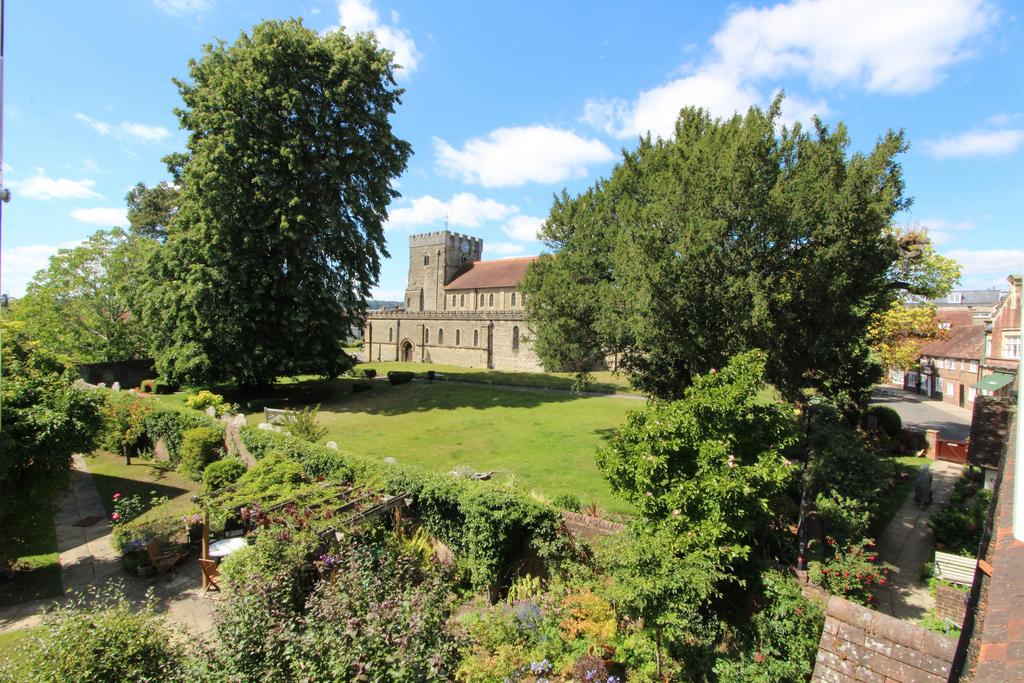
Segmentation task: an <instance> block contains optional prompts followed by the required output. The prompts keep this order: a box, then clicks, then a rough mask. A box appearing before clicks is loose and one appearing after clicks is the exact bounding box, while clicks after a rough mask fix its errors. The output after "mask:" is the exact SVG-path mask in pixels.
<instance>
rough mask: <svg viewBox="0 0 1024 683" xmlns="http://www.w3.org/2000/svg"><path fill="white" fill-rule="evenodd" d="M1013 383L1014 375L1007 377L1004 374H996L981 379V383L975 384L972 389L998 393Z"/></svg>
mask: <svg viewBox="0 0 1024 683" xmlns="http://www.w3.org/2000/svg"><path fill="white" fill-rule="evenodd" d="M1012 381H1013V375H1007V374H1006V373H1002V372H994V373H992V374H991V375H986V376H985V377H982V378H981V381H980V382H975V383H974V384H972V385H971V386H972V387H976V388H978V389H983V390H985V391H997V390H999V389H1002V388H1003V387H1005V386H1006V385H1007V384H1009V383H1010V382H1012Z"/></svg>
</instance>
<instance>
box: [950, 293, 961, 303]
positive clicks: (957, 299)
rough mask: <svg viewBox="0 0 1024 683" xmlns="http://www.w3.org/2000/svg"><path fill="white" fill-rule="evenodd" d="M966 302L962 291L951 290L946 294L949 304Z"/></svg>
mask: <svg viewBox="0 0 1024 683" xmlns="http://www.w3.org/2000/svg"><path fill="white" fill-rule="evenodd" d="M963 302H964V295H963V293H962V292H950V293H949V294H948V295H947V296H946V303H947V304H962V303H963Z"/></svg>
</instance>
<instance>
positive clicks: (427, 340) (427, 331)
mask: <svg viewBox="0 0 1024 683" xmlns="http://www.w3.org/2000/svg"><path fill="white" fill-rule="evenodd" d="M423 343H424V344H429V343H430V328H429V327H424V328H423Z"/></svg>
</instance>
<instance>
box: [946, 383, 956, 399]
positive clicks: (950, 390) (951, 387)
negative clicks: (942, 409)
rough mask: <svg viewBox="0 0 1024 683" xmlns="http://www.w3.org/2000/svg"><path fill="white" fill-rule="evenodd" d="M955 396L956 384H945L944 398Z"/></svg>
mask: <svg viewBox="0 0 1024 683" xmlns="http://www.w3.org/2000/svg"><path fill="white" fill-rule="evenodd" d="M955 394H956V382H946V396H954V395H955Z"/></svg>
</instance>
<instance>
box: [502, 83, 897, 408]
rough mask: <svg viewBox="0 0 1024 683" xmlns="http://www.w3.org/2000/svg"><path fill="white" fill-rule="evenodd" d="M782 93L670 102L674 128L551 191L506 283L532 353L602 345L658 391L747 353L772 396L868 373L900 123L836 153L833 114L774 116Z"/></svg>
mask: <svg viewBox="0 0 1024 683" xmlns="http://www.w3.org/2000/svg"><path fill="white" fill-rule="evenodd" d="M780 105H781V98H779V99H777V100H776V101H775V102H774V103H773V104H772V106H771V107H770V108H769V109H768V110H767V111H763V110H760V109H758V108H751V109H750V111H749V112H748V113H747V114H746V115H745V116H739V115H737V116H734V117H732V118H730V119H726V120H719V119H713V118H712V117H711V116H710V114H708V113H707V112H706V111H703V110H700V109H692V108H688V109H684V110H683V111H682V112H681V114H680V116H679V119H678V121H677V122H676V128H675V135H674V136H673V137H671V138H670V139H668V140H662V139H657V140H652V139H651V138H650V137H647V138H644V139H641V140H640V144H639V147H638V148H637V149H636V150H635V151H631V152H626V153H624V155H623V159H622V161H621V162H620V163H619V164H618V166H617V167H616V168H615V169H614V171H613V172H612V174H611V176H610V177H609V178H608V179H606V180H602V181H600V182H598V183H597V184H596V185H595V186H594V187H593V188H591V189H590V190H588V191H587V192H584V193H583V194H581V195H579V196H577V197H569V196H566V195H563V196H562V197H560V198H558V199H556V201H555V204H554V207H553V208H552V210H551V213H550V215H549V217H548V220H547V221H546V223H545V225H544V227H543V229H542V236H543V238H544V239H545V240H546V242H547V245H548V246H549V247H550V248H551V249H552V250H553V251H554V252H555V253H554V254H553V255H548V256H542V257H541V258H540V259H539V260H538V261H537V263H536V264H535V265H534V266H533V267H531V269H530V271H529V272H528V274H527V276H526V278H525V280H524V283H523V285H522V287H523V289H524V290H525V292H526V293H527V295H528V296H527V313H528V315H529V317H530V320H531V325H532V329H533V330H534V334H535V340H536V348H537V350H538V352H539V354H540V355H541V358H542V359H543V360H544V361H545V363H547V364H549V365H552V366H568V367H570V368H578V367H585V366H586V365H587V364H588V363H590V362H591V361H592V360H593V359H595V358H601V357H603V356H605V355H607V354H609V353H613V352H614V353H617V354H619V359H620V365H621V367H623V368H624V369H625V370H626V371H627V372H628V374H629V375H630V377H631V379H632V380H633V382H634V384H636V385H637V386H638V387H640V388H642V389H644V390H646V391H648V392H650V393H652V394H653V395H655V396H658V397H662V398H678V397H680V396H682V394H683V392H684V390H685V388H686V386H688V385H689V384H690V382H691V381H692V378H693V377H694V376H695V375H697V374H700V373H704V372H707V371H709V370H710V369H712V368H715V367H719V366H721V365H722V364H724V363H725V361H726V360H727V359H728V358H729V357H730V356H732V355H733V354H735V353H738V352H740V351H743V350H746V349H751V348H760V349H764V350H765V351H767V353H768V360H767V373H768V378H769V380H770V381H771V382H772V383H773V384H774V385H775V386H777V387H778V388H779V389H780V390H781V391H782V392H783V393H784V394H785V395H786V396H787V397H788V398H794V399H795V398H799V397H800V396H802V395H803V394H804V393H805V391H806V390H808V389H813V390H816V391H818V392H823V393H833V394H837V395H851V394H852V395H855V394H857V393H858V392H859V391H862V390H863V389H864V388H865V387H866V386H869V385H870V383H871V381H873V380H874V379H876V378H877V376H878V375H879V374H880V370H881V368H880V366H879V365H878V364H877V362H875V361H874V360H873V357H872V355H871V353H870V348H869V345H868V343H867V341H866V338H867V330H868V326H869V324H870V322H871V321H872V319H873V317H874V315H875V314H876V313H878V312H879V311H884V310H886V309H887V308H888V307H889V305H890V303H891V302H892V301H893V300H894V299H895V297H896V292H898V291H899V290H900V288H901V287H902V286H903V285H902V283H901V282H900V281H899V279H898V275H899V273H898V270H897V269H896V268H895V265H896V264H897V262H898V259H899V244H898V239H897V238H896V236H895V235H894V234H893V232H892V230H890V225H891V222H892V218H893V216H894V214H895V213H896V212H898V211H899V210H901V209H903V208H905V207H907V206H908V205H909V200H907V199H905V198H904V197H903V178H902V174H901V170H900V166H899V164H898V162H897V157H898V155H899V154H900V153H901V152H902V151H904V149H905V147H906V145H905V143H904V141H903V136H902V134H900V133H895V132H891V131H890V132H889V133H887V134H886V135H884V136H883V137H882V138H881V139H880V140H879V141H878V143H877V144H876V145H875V147H874V149H872V150H871V151H870V153H868V154H859V153H858V154H852V155H851V154H849V153H848V146H849V137H848V135H847V132H846V128H845V127H844V126H843V125H842V124H840V125H838V126H837V127H836V128H835V130H830V129H829V128H826V127H825V126H824V125H822V124H821V123H820V122H816V123H815V127H814V129H813V130H812V131H810V132H807V131H805V130H804V129H803V128H801V127H800V126H796V127H794V128H793V129H787V128H785V127H782V128H781V129H780V124H779V110H780Z"/></svg>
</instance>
